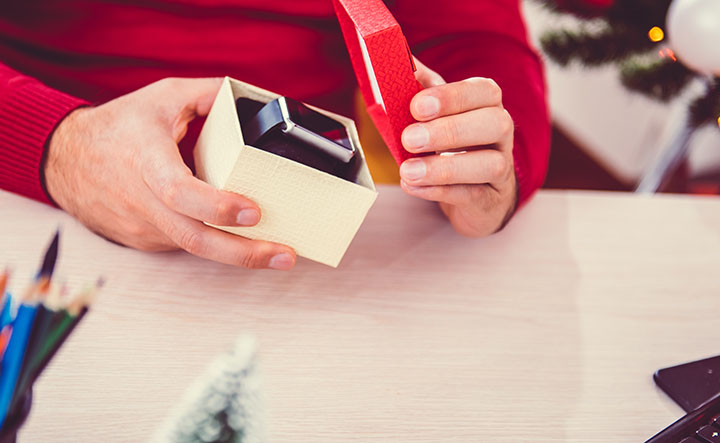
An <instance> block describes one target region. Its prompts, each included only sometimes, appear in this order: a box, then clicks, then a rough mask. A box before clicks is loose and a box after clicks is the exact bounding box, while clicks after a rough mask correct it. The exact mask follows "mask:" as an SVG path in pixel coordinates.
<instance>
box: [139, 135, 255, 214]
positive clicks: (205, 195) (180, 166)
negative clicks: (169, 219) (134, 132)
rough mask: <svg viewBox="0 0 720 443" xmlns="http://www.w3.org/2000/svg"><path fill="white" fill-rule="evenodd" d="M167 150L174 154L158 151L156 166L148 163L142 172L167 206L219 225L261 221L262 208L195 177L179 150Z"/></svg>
mask: <svg viewBox="0 0 720 443" xmlns="http://www.w3.org/2000/svg"><path fill="white" fill-rule="evenodd" d="M168 150H170V151H171V152H162V151H161V150H158V154H159V155H157V156H156V157H157V158H156V159H155V160H154V164H153V163H150V164H148V167H147V168H146V169H145V170H144V171H143V179H144V180H145V183H146V184H147V186H148V188H150V190H151V191H152V192H153V194H154V195H155V196H156V197H157V198H158V199H159V200H160V201H162V202H163V203H164V204H165V206H167V207H168V208H170V209H172V210H173V211H175V212H178V213H180V214H183V215H186V216H188V217H190V218H193V219H195V220H200V221H204V222H208V223H211V224H214V225H219V226H254V225H256V224H257V223H258V222H259V221H260V216H261V214H260V208H259V207H258V206H257V205H256V204H255V203H254V202H252V201H251V200H249V199H247V198H245V197H243V196H241V195H239V194H236V193H233V192H228V191H221V190H218V189H215V188H214V187H213V186H211V185H209V184H208V183H205V182H204V181H202V180H199V179H197V178H195V177H194V176H193V175H192V172H190V169H188V167H187V166H186V165H185V164H184V163H183V161H182V158H181V157H180V154H179V152H178V150H177V147H171V148H168ZM173 151H174V152H173Z"/></svg>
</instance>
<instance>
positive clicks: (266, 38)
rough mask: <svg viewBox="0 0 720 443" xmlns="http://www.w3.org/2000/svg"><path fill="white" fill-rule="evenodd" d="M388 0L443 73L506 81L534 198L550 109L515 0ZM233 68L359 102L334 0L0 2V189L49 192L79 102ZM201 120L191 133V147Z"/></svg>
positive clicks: (320, 95)
mask: <svg viewBox="0 0 720 443" xmlns="http://www.w3.org/2000/svg"><path fill="white" fill-rule="evenodd" d="M386 3H387V4H388V6H389V7H390V9H391V11H392V12H393V14H394V15H395V17H396V18H397V20H398V21H399V22H400V25H401V26H402V28H403V31H404V33H405V35H406V37H407V39H408V42H409V44H410V46H411V48H412V50H413V53H414V54H415V55H416V56H417V57H418V58H419V59H420V60H421V61H422V62H423V63H425V64H426V65H428V66H429V67H430V68H432V69H434V70H436V71H437V72H439V73H440V74H441V75H443V76H444V77H445V79H446V80H447V81H456V80H461V79H464V78H467V77H472V76H482V77H490V78H493V79H495V81H497V83H498V84H499V85H500V86H501V87H502V89H503V93H504V98H503V101H504V105H505V107H506V108H507V109H508V111H509V112H510V114H511V115H512V116H513V119H514V120H515V125H516V137H515V148H514V156H515V165H516V166H515V168H516V174H517V178H518V183H519V188H520V189H519V192H520V200H521V202H522V201H524V200H526V199H527V198H528V197H529V196H530V194H532V192H533V191H534V190H535V189H537V188H538V187H539V186H540V185H541V184H542V182H543V180H544V177H545V172H546V169H547V158H548V151H549V122H548V114H547V109H546V104H545V89H544V80H543V72H542V65H541V63H540V61H539V59H538V57H537V55H536V54H535V52H534V51H533V50H532V48H531V47H530V46H529V44H528V41H527V37H526V32H525V28H524V24H523V22H522V19H521V16H520V9H519V4H518V0H443V1H438V0H388V1H386ZM225 75H229V76H231V77H235V78H238V79H240V80H243V81H246V82H249V83H253V84H256V85H258V86H260V87H263V88H265V89H269V90H271V91H275V92H278V93H280V94H284V95H287V96H290V97H294V98H298V99H300V100H303V101H307V102H310V103H312V104H316V105H318V106H321V107H324V108H327V109H330V110H334V111H336V112H339V113H343V114H346V115H349V114H351V113H352V107H351V106H349V104H350V103H352V97H353V91H354V89H355V88H356V84H355V78H354V75H353V72H352V67H351V64H350V61H349V58H348V56H347V52H346V49H345V46H344V43H343V38H342V35H341V33H340V28H339V26H338V24H337V21H336V19H335V15H334V13H333V7H332V3H331V1H330V0H302V1H297V0H174V1H173V0H123V1H117V0H32V1H10V2H6V1H2V2H0V188H3V189H6V190H9V191H12V192H15V193H18V194H22V195H25V196H27V197H30V198H33V199H36V200H40V201H43V202H49V200H48V198H47V196H46V195H45V193H44V192H43V189H42V186H41V179H40V168H41V161H42V155H43V150H44V147H45V145H46V142H47V140H48V138H49V136H50V135H51V134H52V131H53V129H54V128H55V126H56V125H57V124H58V123H59V122H60V121H61V120H62V118H63V117H64V116H65V115H66V114H67V113H69V112H70V111H71V110H72V109H75V108H76V107H78V106H80V105H82V104H83V103H86V102H91V103H99V102H103V101H107V100H110V99H112V98H114V97H117V96H119V95H122V94H125V93H127V92H130V91H133V90H135V89H138V88H140V87H141V86H144V85H146V84H148V83H151V82H153V81H155V80H158V79H161V78H164V77H170V76H180V77H205V76H225ZM196 129H197V128H196ZM196 132H197V131H190V132H189V133H188V136H187V137H186V138H185V140H183V142H182V143H181V147H180V148H181V150H182V151H183V156H184V158H186V159H189V158H190V157H191V155H190V153H189V150H190V149H192V146H194V144H195V140H194V138H195V137H196V135H197V134H196Z"/></svg>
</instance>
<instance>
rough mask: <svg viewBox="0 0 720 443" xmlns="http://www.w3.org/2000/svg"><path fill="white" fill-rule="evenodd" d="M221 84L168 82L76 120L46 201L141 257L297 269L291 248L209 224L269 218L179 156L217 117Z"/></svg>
mask: <svg viewBox="0 0 720 443" xmlns="http://www.w3.org/2000/svg"><path fill="white" fill-rule="evenodd" d="M220 82H221V81H220V79H180V78H168V79H164V80H160V81H158V82H155V83H153V84H150V85H148V86H146V87H144V88H142V89H139V90H137V91H135V92H132V93H130V94H127V95H124V96H122V97H119V98H117V99H115V100H112V101H110V102H108V103H105V104H103V105H100V106H98V107H88V108H79V109H77V110H75V111H73V112H72V113H71V114H70V115H68V116H67V117H66V118H65V119H64V120H63V121H62V122H61V123H60V125H59V126H58V127H57V129H56V130H55V132H54V134H53V136H52V138H51V139H50V142H49V144H48V148H47V149H48V152H47V157H46V161H45V167H44V175H45V185H46V187H47V191H48V193H49V194H50V196H51V197H52V198H53V200H55V202H56V203H57V204H58V205H59V206H60V207H61V208H63V209H64V210H66V211H67V212H69V213H70V214H72V215H73V216H75V217H76V218H78V219H79V220H80V221H81V222H83V223H84V224H85V225H86V226H88V227H89V228H90V229H92V230H93V231H95V232H98V233H99V234H101V235H103V236H105V237H107V238H109V239H111V240H114V241H116V242H118V243H121V244H124V245H127V246H130V247H133V248H137V249H141V250H147V251H161V250H172V249H178V248H181V249H184V250H186V251H188V252H190V253H191V254H195V255H198V256H200V257H204V258H208V259H211V260H215V261H218V262H222V263H228V264H232V265H237V266H245V267H248V268H272V269H280V270H287V269H290V268H292V267H293V266H294V264H295V259H296V257H295V252H294V251H293V250H292V249H291V248H289V247H287V246H283V245H279V244H276V243H270V242H265V241H259V240H250V239H247V238H243V237H239V236H236V235H233V234H230V233H227V232H224V231H220V230H218V229H214V228H211V227H209V226H207V225H205V224H203V222H208V223H212V224H215V225H221V226H252V225H255V224H257V222H258V221H259V220H260V216H261V214H260V209H259V208H258V206H257V205H256V204H255V203H253V202H252V201H250V200H248V199H246V198H244V197H243V196H241V195H238V194H235V193H232V192H227V191H220V190H217V189H215V188H213V187H212V186H210V185H209V184H207V183H205V182H203V181H201V180H198V179H197V178H195V177H194V176H193V175H192V172H191V171H190V169H189V168H188V167H187V166H186V165H185V164H184V163H183V160H182V158H181V156H180V153H179V151H178V146H177V143H178V142H179V141H180V140H181V139H182V138H183V136H184V135H185V132H186V131H187V125H188V123H189V122H190V121H192V120H193V119H194V118H195V117H197V116H204V115H207V113H208V112H209V111H210V107H211V106H212V103H213V100H214V98H215V95H216V94H217V91H218V89H219V88H220Z"/></svg>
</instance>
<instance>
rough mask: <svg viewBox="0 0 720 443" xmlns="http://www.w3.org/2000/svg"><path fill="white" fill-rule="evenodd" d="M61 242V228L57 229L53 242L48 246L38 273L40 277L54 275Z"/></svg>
mask: <svg viewBox="0 0 720 443" xmlns="http://www.w3.org/2000/svg"><path fill="white" fill-rule="evenodd" d="M59 243H60V229H58V230H57V231H55V236H54V237H53V239H52V242H50V246H48V249H47V252H45V258H44V259H43V263H42V267H41V268H40V272H38V275H37V278H38V279H40V278H42V277H47V278H50V277H51V276H52V274H53V271H54V270H55V262H56V261H57V256H58V246H59Z"/></svg>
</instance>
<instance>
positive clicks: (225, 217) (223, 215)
mask: <svg viewBox="0 0 720 443" xmlns="http://www.w3.org/2000/svg"><path fill="white" fill-rule="evenodd" d="M232 211H233V204H232V203H231V202H228V201H227V200H226V199H220V200H219V201H218V202H216V203H215V204H214V205H213V209H212V213H211V217H212V220H205V221H207V222H210V223H215V224H223V223H226V222H227V221H229V220H231V219H232V218H233V217H232Z"/></svg>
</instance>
